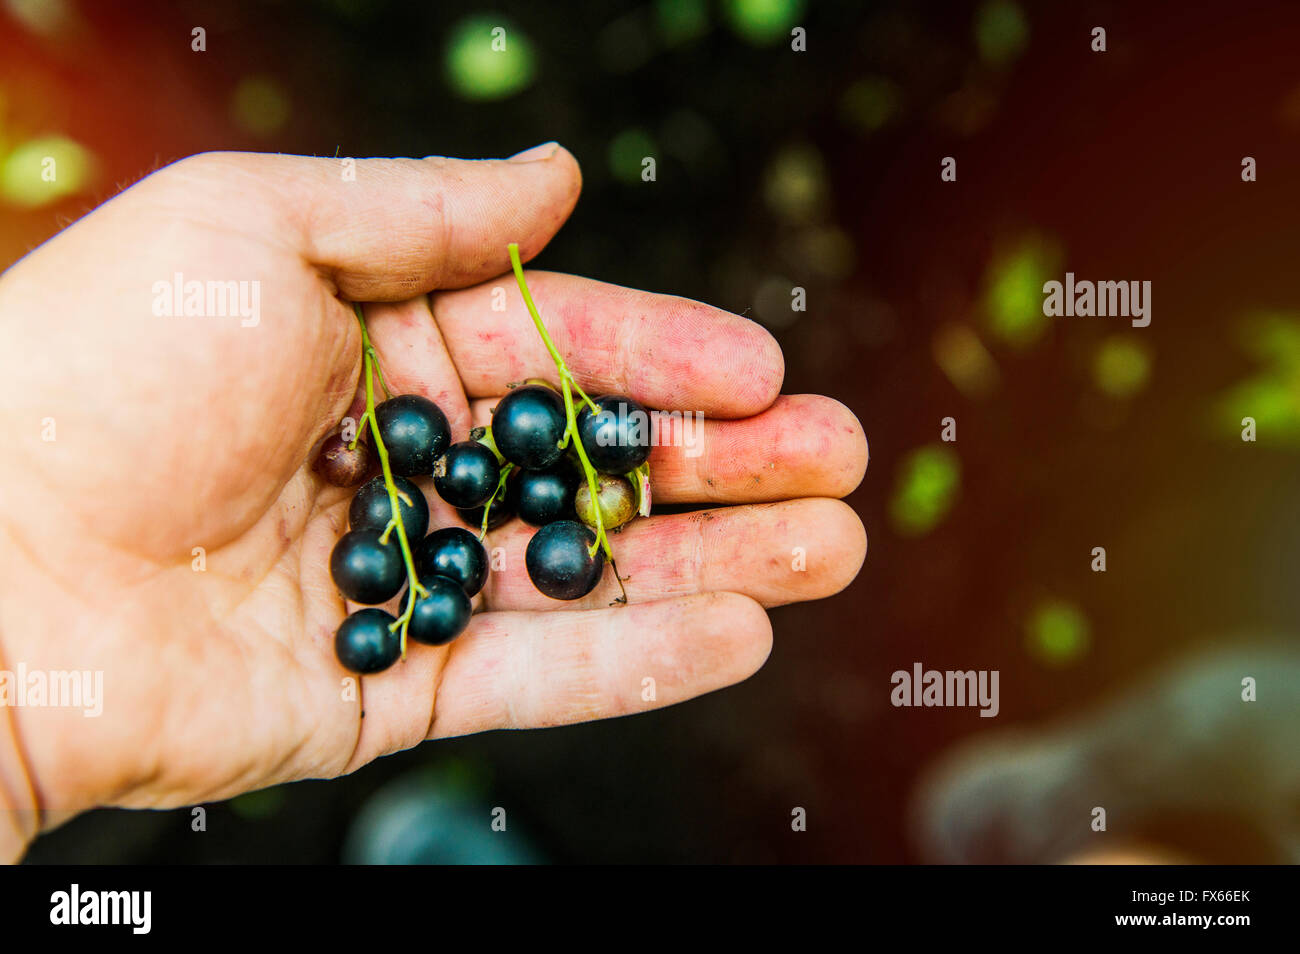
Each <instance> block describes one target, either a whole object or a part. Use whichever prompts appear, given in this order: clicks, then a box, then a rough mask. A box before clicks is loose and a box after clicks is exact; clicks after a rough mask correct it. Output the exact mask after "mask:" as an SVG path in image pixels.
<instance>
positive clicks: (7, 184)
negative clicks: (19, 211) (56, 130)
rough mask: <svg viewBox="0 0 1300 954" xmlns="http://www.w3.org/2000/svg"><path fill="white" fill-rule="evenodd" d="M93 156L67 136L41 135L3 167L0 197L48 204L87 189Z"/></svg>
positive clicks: (28, 205) (28, 204)
mask: <svg viewBox="0 0 1300 954" xmlns="http://www.w3.org/2000/svg"><path fill="white" fill-rule="evenodd" d="M94 167H95V160H94V156H93V155H92V153H91V152H90V150H88V149H87V148H86V147H84V146H82V145H81V144H80V143H78V142H74V141H73V140H71V139H69V138H68V137H66V136H42V137H39V138H37V139H29V140H27V141H26V142H24V143H21V144H19V145H18V146H17V147H16V148H15V149H14V150H13V152H11V153H9V155H8V156H6V157H5V158H4V163H3V165H2V166H0V196H3V197H4V199H5V201H6V202H9V203H11V204H13V205H18V206H23V207H24V208H35V207H37V206H42V205H48V204H49V203H51V202H57V201H59V200H60V199H62V198H64V197H66V196H69V195H74V194H75V193H77V192H80V191H82V190H83V189H85V188H86V187H87V186H88V185H89V184H90V180H91V178H92V177H93V175H94Z"/></svg>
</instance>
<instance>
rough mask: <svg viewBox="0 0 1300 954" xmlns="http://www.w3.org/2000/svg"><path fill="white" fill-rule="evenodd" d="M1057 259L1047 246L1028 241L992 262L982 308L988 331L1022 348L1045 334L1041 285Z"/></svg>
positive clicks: (1045, 280) (1046, 279) (1035, 240)
mask: <svg viewBox="0 0 1300 954" xmlns="http://www.w3.org/2000/svg"><path fill="white" fill-rule="evenodd" d="M1057 257H1058V255H1057V252H1056V251H1055V249H1054V248H1053V247H1052V246H1051V245H1050V244H1049V243H1048V242H1046V241H1044V240H1042V239H1039V238H1034V237H1031V238H1026V239H1025V240H1024V241H1022V242H1021V244H1020V245H1019V246H1018V247H1017V248H1015V249H1013V250H1012V251H1011V252H1010V253H1008V254H1005V255H1001V256H999V257H997V258H995V259H994V261H993V263H992V265H991V266H990V267H989V273H988V280H987V293H986V296H985V302H984V304H985V311H986V313H987V316H988V319H989V329H990V330H991V331H992V332H993V334H994V335H995V336H997V337H998V338H1000V339H1002V341H1004V342H1006V343H1007V344H1009V345H1011V346H1013V347H1017V348H1023V347H1026V346H1028V345H1031V344H1033V343H1034V342H1035V341H1037V340H1038V338H1039V337H1040V336H1041V335H1042V334H1043V332H1044V331H1046V330H1047V316H1046V315H1044V314H1043V285H1044V284H1045V283H1046V282H1047V281H1048V280H1049V279H1050V277H1051V274H1052V272H1053V270H1054V264H1055V260H1056V259H1057Z"/></svg>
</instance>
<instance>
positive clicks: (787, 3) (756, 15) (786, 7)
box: [723, 0, 807, 46]
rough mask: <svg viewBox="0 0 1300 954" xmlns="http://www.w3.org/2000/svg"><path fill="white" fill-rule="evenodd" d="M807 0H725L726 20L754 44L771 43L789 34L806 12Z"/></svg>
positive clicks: (739, 33) (767, 44)
mask: <svg viewBox="0 0 1300 954" xmlns="http://www.w3.org/2000/svg"><path fill="white" fill-rule="evenodd" d="M806 5H807V4H806V3H805V0H726V3H725V4H724V5H723V9H724V10H725V11H726V15H727V22H728V23H730V24H731V28H732V29H733V30H734V31H735V32H736V33H737V34H738V35H740V36H741V37H743V38H744V39H745V40H747V41H748V42H750V43H752V44H754V45H755V46H770V45H771V44H772V43H775V42H776V41H777V40H779V39H781V38H782V37H788V36H789V35H790V30H791V29H792V28H793V27H794V26H795V25H797V23H798V22H799V17H800V16H802V15H803V11H804V7H805V6H806Z"/></svg>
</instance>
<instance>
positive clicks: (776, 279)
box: [753, 275, 804, 331]
mask: <svg viewBox="0 0 1300 954" xmlns="http://www.w3.org/2000/svg"><path fill="white" fill-rule="evenodd" d="M794 288H795V283H794V282H792V281H790V279H788V278H786V277H785V276H784V275H768V276H767V277H766V278H764V279H763V280H762V281H761V282H759V284H758V288H757V289H755V291H754V299H753V302H754V317H755V318H757V319H758V321H759V323H760V324H762V325H764V326H765V327H767V328H771V329H772V330H773V331H780V330H782V329H783V328H789V327H790V326H791V325H793V324H794V323H795V322H796V321H798V320H799V319H800V318H801V317H802V316H803V314H804V313H803V312H802V311H795V309H794V307H793V304H794V294H793V292H794Z"/></svg>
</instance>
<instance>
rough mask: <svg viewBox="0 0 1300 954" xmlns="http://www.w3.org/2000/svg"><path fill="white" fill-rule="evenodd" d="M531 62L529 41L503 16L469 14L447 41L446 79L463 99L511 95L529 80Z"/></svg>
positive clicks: (531, 54) (532, 65) (531, 76)
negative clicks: (473, 15)
mask: <svg viewBox="0 0 1300 954" xmlns="http://www.w3.org/2000/svg"><path fill="white" fill-rule="evenodd" d="M493 31H497V32H496V33H494V32H493ZM502 31H504V32H502ZM502 47H504V48H502ZM533 61H534V55H533V46H532V43H531V42H530V41H529V39H528V37H527V36H525V35H524V33H522V32H521V31H520V30H519V29H518V28H517V27H515V26H513V25H512V24H511V23H510V22H509V21H508V20H507V19H506V18H504V17H497V16H475V17H469V18H467V19H465V20H462V21H461V22H460V23H458V24H457V25H456V27H455V28H454V29H453V30H452V31H451V35H450V37H449V38H448V40H447V53H446V64H447V79H448V82H450V84H451V87H452V89H454V90H455V91H456V92H457V93H458V94H459V95H460V96H462V97H464V98H465V99H471V100H494V99H505V98H506V97H508V96H513V95H514V94H515V93H518V92H520V91H521V90H523V89H525V88H526V87H527V86H528V85H529V84H530V83H531V82H532V81H533V75H534V62H533Z"/></svg>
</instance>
